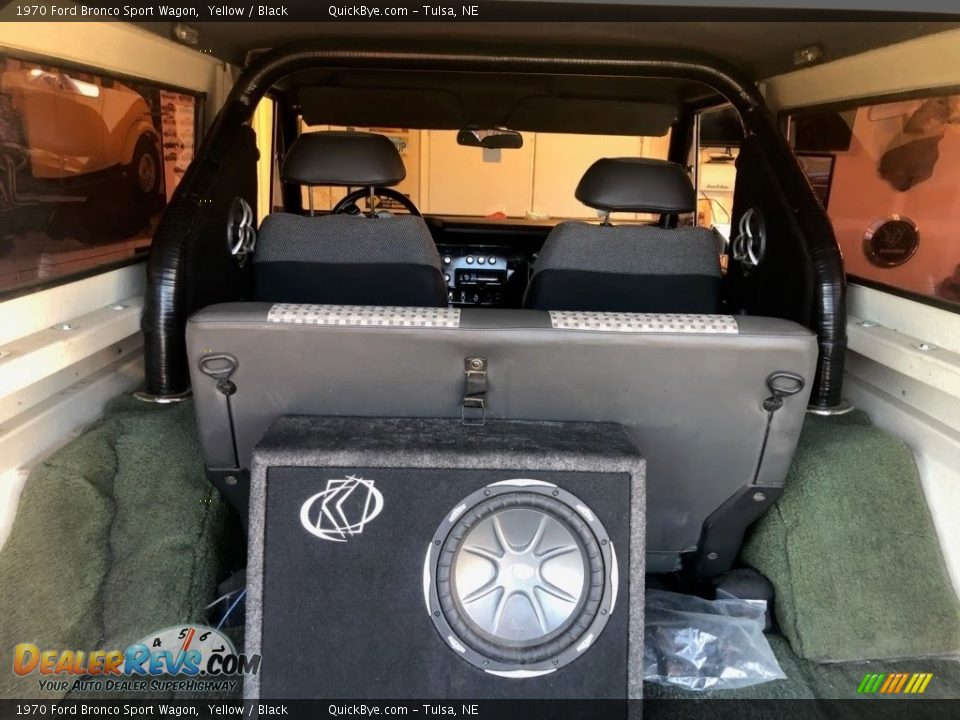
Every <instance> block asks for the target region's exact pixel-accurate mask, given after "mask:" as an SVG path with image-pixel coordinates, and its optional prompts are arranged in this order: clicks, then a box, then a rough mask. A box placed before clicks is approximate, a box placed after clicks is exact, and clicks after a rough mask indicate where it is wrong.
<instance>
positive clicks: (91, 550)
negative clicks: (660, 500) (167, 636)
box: [0, 397, 960, 699]
mask: <svg viewBox="0 0 960 720" xmlns="http://www.w3.org/2000/svg"><path fill="white" fill-rule="evenodd" d="M199 458H200V456H199V449H198V446H197V438H196V430H195V427H194V420H193V408H192V406H191V405H190V404H189V403H185V404H182V405H176V406H168V407H164V406H150V405H143V404H140V403H137V402H136V401H134V400H132V399H131V398H129V397H122V398H118V399H117V400H116V401H115V402H114V403H112V404H111V407H110V408H109V410H108V412H107V414H106V416H105V417H104V418H103V419H102V420H101V421H99V422H98V423H97V424H96V425H94V426H93V427H92V428H90V429H89V430H88V431H87V432H86V433H84V434H83V435H82V436H81V437H79V438H78V439H77V440H75V441H73V442H72V443H70V444H69V445H67V446H66V447H64V448H63V449H61V450H60V451H58V452H57V453H55V454H54V455H53V456H51V457H50V458H49V460H47V461H46V462H44V463H42V464H41V465H39V466H38V467H37V468H36V469H35V470H34V471H33V472H32V474H31V476H30V478H29V480H28V481H27V484H26V486H25V488H24V492H23V495H22V497H21V500H20V505H19V509H18V513H17V518H16V522H15V524H14V527H13V531H12V534H11V537H10V539H9V540H8V542H7V544H6V546H5V547H4V548H3V549H2V551H0V608H2V612H0V662H4V663H7V667H8V668H9V667H10V665H9V662H10V658H11V655H12V650H13V646H14V645H15V644H16V643H19V642H34V643H37V644H38V645H39V646H41V647H42V648H49V649H83V650H88V649H95V648H104V649H106V648H114V647H125V646H126V645H127V644H129V643H130V642H132V641H135V640H138V639H140V638H141V637H143V636H145V635H147V634H148V633H150V632H152V631H156V630H159V629H162V628H165V627H169V626H172V625H177V624H180V623H184V622H188V621H199V620H201V609H202V608H203V606H204V605H206V604H207V603H208V602H209V601H210V600H212V598H213V591H214V586H215V583H216V580H217V579H218V576H219V575H220V574H221V572H222V563H223V562H224V560H223V558H224V557H225V556H227V555H229V551H228V550H229V549H228V548H225V547H223V544H222V543H223V538H224V537H226V536H227V533H226V532H225V530H224V529H225V525H226V522H227V513H226V508H225V507H224V505H223V503H222V502H221V501H220V499H219V496H218V494H217V493H216V492H215V491H214V490H213V488H212V487H211V486H210V485H209V484H208V483H207V481H206V480H205V479H204V476H203V472H202V466H201V462H200V459H199ZM744 557H745V558H746V559H747V560H748V561H749V562H750V563H751V564H752V565H754V566H755V567H757V568H758V569H760V570H761V571H763V572H764V573H765V574H767V575H768V576H769V577H770V578H771V579H772V580H773V581H774V583H775V584H776V586H777V591H778V604H777V613H778V617H779V618H780V622H781V624H782V626H783V633H784V634H785V635H786V637H787V639H788V640H789V644H788V643H787V641H786V640H784V639H783V638H779V637H772V638H771V643H772V645H773V648H774V651H775V652H776V654H777V657H778V658H779V660H780V663H781V665H782V667H783V669H784V671H785V673H786V674H787V679H786V680H782V681H775V682H771V683H766V684H764V685H759V686H755V687H753V688H747V689H744V690H739V691H736V692H730V693H706V694H690V693H684V692H683V691H679V690H676V689H673V688H661V687H659V686H653V685H650V686H648V687H647V692H648V694H649V696H650V697H661V698H691V697H693V698H713V697H715V698H725V697H727V698H742V699H751V698H771V699H781V698H782V699H790V698H796V699H802V698H807V699H809V698H849V697H853V696H855V693H856V687H857V685H858V684H859V682H860V680H861V679H862V677H863V675H864V674H866V673H867V672H932V673H934V679H933V681H932V682H931V684H930V686H929V688H928V690H927V693H926V696H927V697H931V698H936V697H951V698H960V664H958V663H956V662H949V661H944V660H927V661H923V660H907V661H896V660H893V661H874V662H855V663H844V664H817V663H815V662H811V660H858V659H861V658H867V657H873V658H895V657H904V656H910V655H929V654H931V653H942V652H947V651H949V650H951V649H956V648H957V647H960V628H958V622H960V619H958V618H960V616H958V610H957V605H956V601H955V597H954V596H953V593H952V591H951V589H950V587H949V583H948V582H947V580H946V578H945V575H944V570H943V568H942V561H941V558H940V553H939V549H938V546H937V543H936V539H935V538H934V536H933V531H932V528H931V521H930V518H929V515H928V511H927V508H926V506H925V504H924V502H923V496H922V493H921V491H920V487H919V484H918V480H917V474H916V470H915V468H914V466H913V460H912V457H911V455H910V454H909V451H908V450H907V449H906V448H905V447H904V446H903V445H902V443H900V442H899V441H896V440H893V439H892V438H890V437H889V436H887V435H885V434H883V433H881V432H880V431H878V430H876V429H875V428H874V427H872V426H871V425H870V423H869V421H868V420H867V419H866V417H865V416H863V415H862V414H854V415H851V416H847V417H845V418H835V419H822V418H810V419H809V420H808V422H807V424H806V426H805V428H804V433H803V437H802V439H801V442H800V447H799V448H798V452H797V457H796V461H795V462H794V466H793V468H792V470H791V477H790V478H789V484H788V491H787V493H786V494H785V495H784V497H783V498H782V499H781V501H780V502H779V503H778V504H777V506H776V508H775V509H774V510H773V511H771V512H770V513H769V514H768V515H767V516H766V517H765V519H764V520H762V521H761V523H760V524H759V526H758V527H757V528H756V531H755V532H754V533H753V535H752V537H751V538H750V540H749V541H748V543H747V545H746V547H745V550H744ZM791 646H792V648H791ZM798 655H799V656H800V657H798ZM4 657H5V658H7V659H6V660H2V658H4ZM38 695H39V693H38V691H37V681H36V676H35V675H34V676H31V677H30V678H29V679H27V680H26V681H23V682H21V683H17V682H16V679H15V676H14V675H13V674H12V673H10V672H0V697H20V698H22V697H38ZM47 697H48V698H50V697H52V696H49V695H48V696H47Z"/></svg>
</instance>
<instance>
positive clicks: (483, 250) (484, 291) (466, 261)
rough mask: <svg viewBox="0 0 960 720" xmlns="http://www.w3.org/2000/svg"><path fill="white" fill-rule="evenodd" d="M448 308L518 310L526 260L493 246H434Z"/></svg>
mask: <svg viewBox="0 0 960 720" xmlns="http://www.w3.org/2000/svg"><path fill="white" fill-rule="evenodd" d="M437 249H438V250H439V251H440V261H441V262H442V263H443V279H444V281H445V282H446V283H447V300H448V301H449V302H450V305H451V306H454V307H460V306H465V305H484V306H490V307H520V306H521V304H522V303H523V293H524V291H525V290H526V288H527V282H528V281H529V279H530V277H529V276H530V267H531V262H530V259H529V258H528V257H527V256H526V255H525V254H523V253H517V252H510V251H509V250H507V249H505V248H503V247H500V246H496V245H468V246H463V247H460V246H456V245H438V246H437Z"/></svg>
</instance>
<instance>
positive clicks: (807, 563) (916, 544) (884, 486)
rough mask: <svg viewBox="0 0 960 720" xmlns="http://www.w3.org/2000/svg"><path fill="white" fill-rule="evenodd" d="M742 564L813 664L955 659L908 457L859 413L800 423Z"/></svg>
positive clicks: (947, 607) (952, 605) (926, 518)
mask: <svg viewBox="0 0 960 720" xmlns="http://www.w3.org/2000/svg"><path fill="white" fill-rule="evenodd" d="M742 557H743V559H744V561H745V562H746V563H748V564H749V565H752V566H753V567H755V568H757V569H758V570H759V571H760V572H762V573H763V574H764V575H766V576H767V577H768V578H770V580H771V581H772V582H773V584H774V586H775V587H776V591H777V596H776V614H777V619H778V622H779V624H780V628H781V631H782V632H783V634H784V635H785V636H786V637H787V639H788V640H789V641H790V644H791V645H792V647H793V650H794V651H795V652H796V654H797V655H799V656H800V657H802V658H805V659H808V660H817V661H821V662H834V661H852V660H878V659H884V658H888V659H889V658H905V657H921V656H940V655H948V654H951V653H952V654H954V655H956V653H957V652H958V651H960V606H958V603H957V598H956V595H955V594H954V591H953V588H952V587H951V585H950V581H949V579H948V577H947V574H946V569H945V567H944V565H943V558H942V555H941V553H940V547H939V544H938V542H937V538H936V535H935V532H934V528H933V521H932V519H931V517H930V513H929V509H928V507H927V505H926V502H925V500H924V496H923V491H922V489H921V487H920V480H919V476H918V474H917V470H916V467H915V465H914V461H913V455H912V454H911V452H910V450H909V448H908V447H907V446H906V445H905V444H904V443H903V442H902V441H900V440H897V439H896V438H894V437H892V436H890V435H888V434H886V433H884V432H882V431H881V430H878V429H877V428H875V427H874V426H873V425H872V424H871V423H870V420H869V419H868V418H867V416H866V415H865V414H863V413H861V412H854V413H851V414H849V415H845V416H841V417H836V418H821V417H808V418H807V421H806V423H805V424H804V428H803V434H802V436H801V438H800V444H799V446H798V448H797V453H796V455H795V457H794V460H793V464H792V466H791V468H790V474H789V476H788V478H787V486H786V491H785V492H784V495H783V497H782V498H781V499H780V500H779V501H778V502H777V503H776V505H775V506H774V508H772V509H771V511H770V512H768V513H767V514H766V515H765V516H764V517H763V518H762V519H761V520H760V522H759V523H758V524H757V526H756V528H755V529H754V532H753V534H752V535H751V537H750V538H749V539H748V541H747V542H746V544H745V546H744V548H743V552H742Z"/></svg>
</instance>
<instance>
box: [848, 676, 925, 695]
mask: <svg viewBox="0 0 960 720" xmlns="http://www.w3.org/2000/svg"><path fill="white" fill-rule="evenodd" d="M932 679H933V673H867V674H866V675H864V676H863V680H861V681H860V685H859V686H858V687H857V693H858V694H859V695H922V694H923V693H924V691H925V690H926V689H927V685H929V684H930V680H932Z"/></svg>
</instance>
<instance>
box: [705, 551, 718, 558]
mask: <svg viewBox="0 0 960 720" xmlns="http://www.w3.org/2000/svg"><path fill="white" fill-rule="evenodd" d="M718 557H720V556H719V555H717V554H716V553H715V552H712V553H707V560H716V559H717V558H718Z"/></svg>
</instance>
